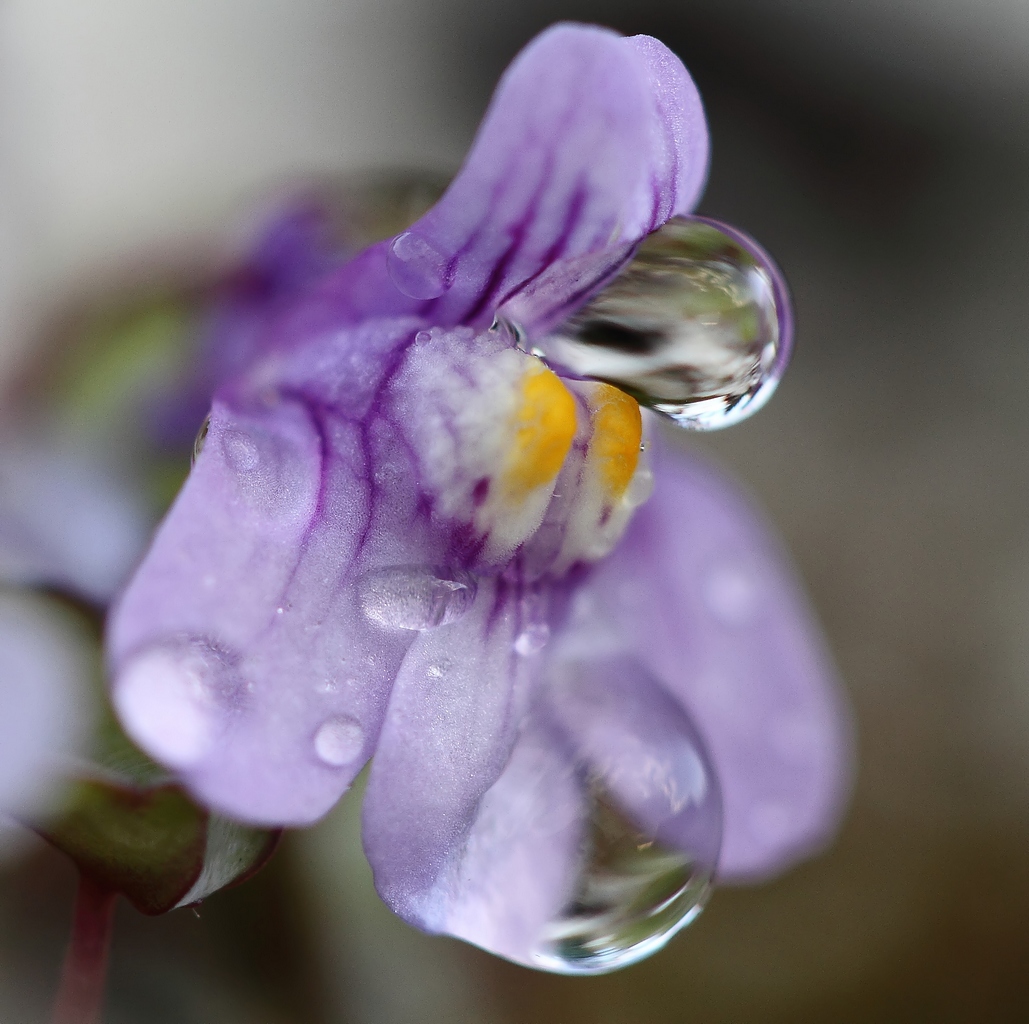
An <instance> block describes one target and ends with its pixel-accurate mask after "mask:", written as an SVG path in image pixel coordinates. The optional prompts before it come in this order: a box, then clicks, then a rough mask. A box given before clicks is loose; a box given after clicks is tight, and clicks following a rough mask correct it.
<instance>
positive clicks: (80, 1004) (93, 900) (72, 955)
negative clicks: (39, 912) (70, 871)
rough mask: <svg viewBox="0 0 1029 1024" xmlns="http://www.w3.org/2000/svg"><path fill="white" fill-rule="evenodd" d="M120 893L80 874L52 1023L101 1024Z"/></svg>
mask: <svg viewBox="0 0 1029 1024" xmlns="http://www.w3.org/2000/svg"><path fill="white" fill-rule="evenodd" d="M117 895H118V894H117V893H116V892H115V891H114V890H113V889H108V888H107V887H106V886H104V885H101V884H100V883H99V882H97V881H95V880H94V879H93V878H91V877H90V876H89V875H87V874H86V873H85V872H81V873H80V874H79V889H78V892H77V893H76V895H75V920H74V923H73V924H72V932H71V942H70V943H69V945H68V952H67V954H66V955H65V958H64V967H63V968H62V969H61V984H60V987H59V988H58V990H57V1002H56V1003H55V1005H54V1016H53V1024H100V1011H101V1010H102V1009H103V1003H104V986H105V983H106V981H107V957H108V953H109V951H110V948H111V932H112V930H113V925H114V903H115V900H116V898H117Z"/></svg>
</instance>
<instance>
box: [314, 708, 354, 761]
mask: <svg viewBox="0 0 1029 1024" xmlns="http://www.w3.org/2000/svg"><path fill="white" fill-rule="evenodd" d="M363 748H364V729H363V728H362V727H361V724H360V722H356V721H355V720H354V719H353V718H348V717H347V716H346V715H340V716H339V717H338V718H330V719H329V720H328V721H327V722H323V723H322V724H321V725H320V726H319V727H318V731H317V732H316V733H315V734H314V752H315V754H317V755H318V759H319V760H321V761H324V762H325V764H327V765H331V766H332V767H333V768H341V767H343V765H346V764H350V763H351V762H353V761H354V760H355V759H356V758H357V757H358V755H359V754H360V753H361V751H362V749H363Z"/></svg>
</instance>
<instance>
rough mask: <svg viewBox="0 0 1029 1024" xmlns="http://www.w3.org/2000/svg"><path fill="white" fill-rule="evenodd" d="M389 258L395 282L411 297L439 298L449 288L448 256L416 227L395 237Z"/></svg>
mask: <svg viewBox="0 0 1029 1024" xmlns="http://www.w3.org/2000/svg"><path fill="white" fill-rule="evenodd" d="M386 261H387V263H386V265H387V267H388V269H389V276H390V277H391V278H392V279H393V283H394V284H395V285H396V286H397V288H399V289H400V291H402V292H403V293H404V294H405V295H407V296H409V297H410V298H412V299H436V298H439V296H440V295H442V294H443V293H444V292H445V291H446V290H447V287H448V286H447V279H446V272H447V260H446V257H445V256H444V255H443V253H441V252H440V251H439V250H438V249H437V248H436V247H435V246H434V245H433V244H432V243H431V242H430V241H429V240H428V239H427V238H423V237H422V236H421V235H419V234H418V233H417V232H415V231H405V232H403V233H402V234H399V235H397V236H396V238H394V239H393V241H392V242H391V243H390V247H389V255H388V256H387V257H386Z"/></svg>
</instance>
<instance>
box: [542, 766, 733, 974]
mask: <svg viewBox="0 0 1029 1024" xmlns="http://www.w3.org/2000/svg"><path fill="white" fill-rule="evenodd" d="M591 805H592V806H591V812H590V821H589V836H588V839H587V845H588V853H587V855H586V860H585V863H584V866H583V870H582V873H581V874H580V876H579V879H578V885H577V887H576V892H575V897H574V900H573V901H572V902H571V903H569V904H568V905H567V906H566V907H565V908H564V911H563V913H562V915H561V917H560V918H558V919H557V920H555V921H553V922H551V923H550V924H549V925H548V926H547V928H546V930H545V932H544V935H543V937H542V941H541V943H540V945H539V947H538V948H537V950H536V960H537V962H538V963H539V966H540V967H543V968H545V969H547V970H550V971H554V972H555V973H559V974H603V973H606V972H608V971H613V970H618V969H619V968H622V967H628V966H629V965H630V964H634V963H637V962H638V961H640V960H643V959H646V957H648V956H651V955H652V954H653V953H656V952H657V951H658V950H659V949H661V947H662V946H664V945H665V943H667V942H668V940H669V939H671V938H672V936H674V935H675V934H676V933H677V932H679V931H681V930H682V929H683V928H685V927H686V926H687V925H688V924H690V923H691V922H692V921H693V920H694V919H695V918H696V917H697V915H698V914H699V913H700V912H701V910H703V909H704V906H705V904H706V903H707V900H708V898H709V896H710V895H711V890H712V885H711V881H712V876H713V874H714V871H713V864H704V863H700V862H699V861H698V859H697V858H696V857H695V856H691V855H690V854H688V853H685V852H683V851H681V850H677V849H675V848H674V847H671V846H668V845H665V844H664V843H662V842H660V841H659V840H657V839H655V838H654V836H653V834H652V833H651V832H650V831H648V830H646V829H641V828H640V827H639V826H638V825H637V824H636V823H635V822H634V821H632V820H631V819H630V818H629V817H627V816H626V814H625V813H624V812H623V811H622V810H621V809H620V807H619V806H618V804H617V802H616V801H615V800H613V799H612V798H611V797H610V794H609V793H608V792H607V791H606V790H605V789H604V787H603V786H602V785H600V784H599V783H594V784H593V786H592V787H591Z"/></svg>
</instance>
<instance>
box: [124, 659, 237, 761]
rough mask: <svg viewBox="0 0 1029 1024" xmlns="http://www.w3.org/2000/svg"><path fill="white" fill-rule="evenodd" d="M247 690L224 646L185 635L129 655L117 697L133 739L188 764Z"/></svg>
mask: <svg viewBox="0 0 1029 1024" xmlns="http://www.w3.org/2000/svg"><path fill="white" fill-rule="evenodd" d="M244 691H245V685H244V684H243V682H242V680H241V679H240V678H239V676H238V674H237V673H236V671H235V670H234V669H233V667H232V665H231V663H230V660H229V659H228V657H227V656H226V655H225V654H224V653H223V652H222V651H219V650H217V649H216V648H214V647H213V646H211V645H210V644H208V643H206V642H204V641H202V640H193V639H183V640H181V641H173V642H171V643H168V644H161V645H159V646H156V647H152V648H149V649H147V650H145V651H142V652H141V653H140V654H137V655H136V656H135V657H133V658H132V659H131V660H130V661H128V662H127V663H126V665H125V666H124V667H123V668H122V669H121V671H120V672H119V673H118V677H117V681H116V684H115V689H114V702H115V704H116V706H117V708H118V712H119V715H120V717H121V720H122V722H123V724H124V725H125V728H126V730H127V731H128V733H129V735H130V736H131V737H132V738H133V739H135V740H136V741H137V742H138V743H139V744H140V745H141V746H143V747H144V749H146V750H147V751H148V752H149V753H151V754H153V755H154V756H155V757H157V758H158V759H159V760H161V761H163V762H164V763H166V764H168V765H171V766H173V767H177V768H186V767H189V766H190V765H193V764H196V763H197V762H198V761H200V760H202V759H203V758H204V756H205V755H206V754H207V753H208V751H209V750H210V748H211V745H212V744H213V742H214V740H215V739H216V737H217V734H218V729H219V727H220V723H221V719H222V716H223V715H224V714H225V713H227V712H228V711H229V710H230V709H231V708H232V707H233V706H234V705H235V704H236V703H237V702H238V701H239V699H240V696H241V694H242V693H243V692H244Z"/></svg>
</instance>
